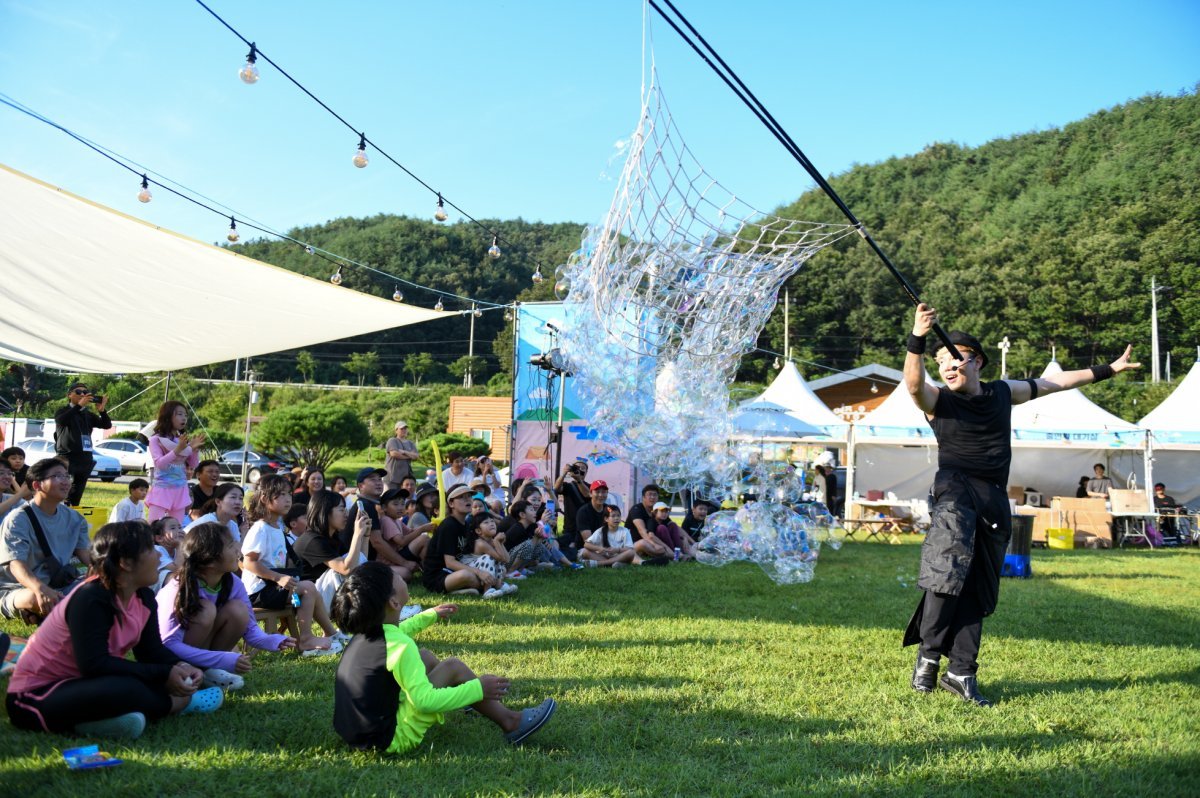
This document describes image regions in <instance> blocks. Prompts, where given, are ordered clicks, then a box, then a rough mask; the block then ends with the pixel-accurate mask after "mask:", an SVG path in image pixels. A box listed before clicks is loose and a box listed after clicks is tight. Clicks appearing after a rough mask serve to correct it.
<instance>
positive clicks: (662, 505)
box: [654, 502, 671, 510]
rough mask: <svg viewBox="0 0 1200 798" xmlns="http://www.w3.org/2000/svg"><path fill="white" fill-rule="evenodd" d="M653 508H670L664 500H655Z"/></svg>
mask: <svg viewBox="0 0 1200 798" xmlns="http://www.w3.org/2000/svg"><path fill="white" fill-rule="evenodd" d="M654 509H655V510H670V509H671V505H669V504H667V503H666V502H655V503H654Z"/></svg>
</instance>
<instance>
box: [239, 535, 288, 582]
mask: <svg viewBox="0 0 1200 798" xmlns="http://www.w3.org/2000/svg"><path fill="white" fill-rule="evenodd" d="M284 532H285V531H284V527H283V521H280V522H279V526H270V525H269V524H267V522H266V521H263V520H258V521H255V522H254V526H252V527H250V531H249V532H247V533H246V539H245V540H243V541H242V556H243V557H245V556H246V555H247V554H250V553H251V552H254V553H256V554H258V561H259V562H260V563H262V564H263V565H265V566H266V567H267V568H275V567H276V566H278V567H280V568H282V567H283V566H284V563H286V562H287V546H286V545H285V544H284ZM242 584H244V585H245V586H246V592H247V593H248V594H250V595H251V596H253V595H254V594H255V593H257V592H258V591H260V590H262V589H263V588H264V587H266V586H267V583H266V581H265V580H263V579H260V578H259V577H258V576H257V575H255V574H252V573H250V571H249V570H248V569H246V568H243V569H242Z"/></svg>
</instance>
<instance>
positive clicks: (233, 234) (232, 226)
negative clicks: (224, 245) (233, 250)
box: [225, 216, 241, 244]
mask: <svg viewBox="0 0 1200 798" xmlns="http://www.w3.org/2000/svg"><path fill="white" fill-rule="evenodd" d="M239 238H241V235H240V234H239V233H238V231H237V222H235V221H234V220H233V217H232V216H230V217H229V232H228V233H226V234H225V239H226V240H227V241H228V242H229V243H230V244H236V243H237V242H238V239H239Z"/></svg>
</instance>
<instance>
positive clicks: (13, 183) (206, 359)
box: [0, 164, 445, 374]
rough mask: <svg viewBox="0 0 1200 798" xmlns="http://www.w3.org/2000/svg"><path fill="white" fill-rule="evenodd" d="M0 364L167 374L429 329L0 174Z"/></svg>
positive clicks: (417, 311)
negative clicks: (411, 327) (410, 328)
mask: <svg viewBox="0 0 1200 798" xmlns="http://www.w3.org/2000/svg"><path fill="white" fill-rule="evenodd" d="M0 218H3V220H4V221H3V223H0V276H2V277H3V281H4V288H3V291H0V357H2V358H7V359H9V360H17V361H21V362H24V363H33V364H36V365H40V366H46V367H49V368H56V369H62V370H64V371H70V372H99V373H113V374H122V373H135V372H147V371H171V370H175V369H182V368H187V367H190V366H200V365H205V364H208V363H217V362H221V361H227V360H233V359H235V358H238V357H245V356H250V355H256V354H263V353H267V352H278V351H281V350H285V349H294V348H297V347H301V346H309V345H312V344H317V343H321V342H323V341H333V340H338V339H341V338H347V337H351V336H355V335H361V334H364V333H370V332H375V331H377V330H384V329H388V328H391V327H399V326H403V325H406V324H415V323H418V322H423V321H429V320H431V319H436V318H439V317H442V316H444V315H445V314H443V313H439V312H437V311H432V310H426V309H424V308H417V307H413V306H411V305H404V304H400V303H396V302H391V301H388V300H385V299H380V298H378V297H373V296H369V295H367V294H361V293H358V292H355V291H349V290H347V289H344V288H337V287H335V286H333V285H331V284H330V283H328V282H325V281H323V280H314V279H312V278H309V277H304V276H301V275H298V274H295V273H294V272H290V271H287V270H285V269H281V268H278V267H275V266H270V265H268V264H265V263H260V262H259V261H255V260H251V259H249V258H245V257H242V256H240V255H237V254H235V253H233V252H230V251H228V250H224V249H221V248H219V247H214V246H210V245H208V244H204V243H201V242H199V241H194V240H192V239H189V238H185V237H183V236H181V235H178V234H176V233H172V232H170V231H167V230H163V229H161V228H158V227H154V226H153V225H150V224H147V223H145V222H142V221H139V220H137V219H133V218H131V217H129V216H125V215H124V214H121V213H118V212H116V211H114V210H112V209H110V208H105V207H103V206H101V205H97V204H95V203H92V202H89V201H87V200H85V199H82V198H80V197H77V196H75V195H73V194H69V193H67V192H65V191H62V190H61V189H57V188H55V187H54V186H50V185H47V184H45V183H42V182H40V181H38V180H35V179H33V178H30V177H28V176H26V175H23V174H21V173H20V172H17V171H14V170H12V169H9V168H8V167H6V166H3V165H2V164H0Z"/></svg>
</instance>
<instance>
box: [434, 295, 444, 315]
mask: <svg viewBox="0 0 1200 798" xmlns="http://www.w3.org/2000/svg"><path fill="white" fill-rule="evenodd" d="M433 309H434V310H436V311H439V312H440V311H443V310H445V309H446V306H445V305H443V304H442V299H441V297H438V301H437V304H436V305H434V306H433Z"/></svg>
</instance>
